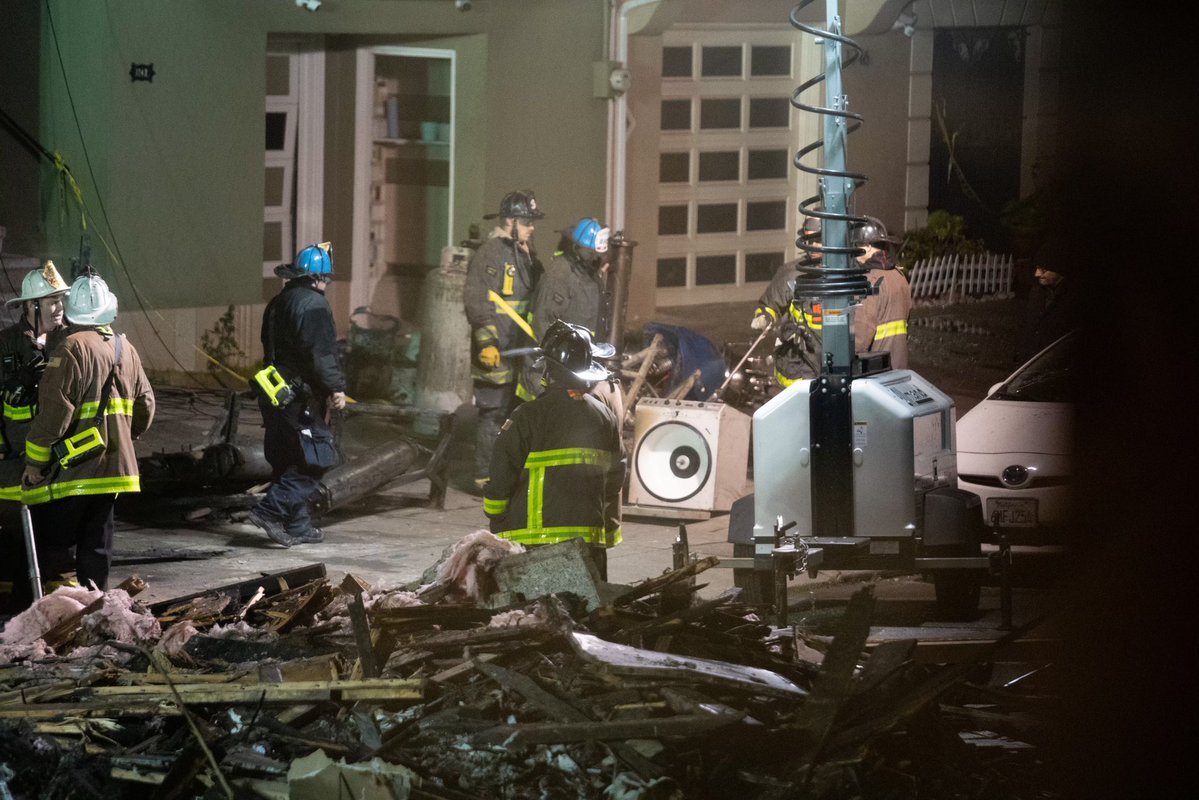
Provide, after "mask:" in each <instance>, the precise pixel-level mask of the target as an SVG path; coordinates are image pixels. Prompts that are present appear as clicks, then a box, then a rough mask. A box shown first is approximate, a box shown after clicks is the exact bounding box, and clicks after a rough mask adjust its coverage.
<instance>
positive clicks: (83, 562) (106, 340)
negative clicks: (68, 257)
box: [21, 270, 154, 589]
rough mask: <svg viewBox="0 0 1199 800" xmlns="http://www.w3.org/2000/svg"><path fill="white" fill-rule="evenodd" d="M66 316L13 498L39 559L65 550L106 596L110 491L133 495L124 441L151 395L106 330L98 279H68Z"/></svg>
mask: <svg viewBox="0 0 1199 800" xmlns="http://www.w3.org/2000/svg"><path fill="white" fill-rule="evenodd" d="M65 312H66V319H67V324H68V327H67V329H66V331H65V332H64V334H65V335H64V338H63V340H62V342H61V343H60V344H59V345H58V346H57V347H56V348H55V349H54V352H53V353H51V355H50V359H49V361H47V362H46V369H45V372H43V374H42V381H41V385H40V386H39V387H38V413H37V414H36V416H34V418H33V424H32V425H31V426H30V428H29V436H28V437H27V438H26V440H25V473H24V475H23V477H22V481H21V498H22V500H23V501H24V502H25V504H26V505H28V506H29V507H30V508H29V511H30V514H31V516H32V518H33V530H34V533H35V535H36V536H37V548H38V554H39V560H41V561H44V560H46V559H47V558H49V557H50V556H51V555H53V554H55V553H57V554H61V553H62V552H63V551H69V550H70V549H71V548H72V547H73V548H74V549H75V555H74V567H75V574H76V577H77V579H78V581H79V583H80V584H82V585H84V586H87V585H88V584H89V583H90V584H95V586H96V588H98V589H107V588H108V571H109V568H110V566H111V563H112V536H113V528H114V524H115V521H114V518H113V509H114V507H115V505H116V499H117V495H118V494H122V493H125V492H137V491H140V489H141V483H140V480H139V477H138V469H137V454H136V453H135V452H134V449H133V440H134V439H136V438H137V437H138V436H140V435H141V434H142V433H144V432H145V431H146V429H147V428H149V427H150V423H151V421H152V420H153V419H154V392H153V391H152V390H151V389H150V381H149V380H148V379H147V378H146V373H145V371H144V370H143V369H142V362H141V358H140V357H139V356H138V353H137V349H136V348H135V347H134V346H133V344H132V343H130V342H128V341H126V339H125V337H124V336H123V335H121V334H117V333H115V332H114V331H113V329H112V323H113V321H114V320H115V319H116V316H117V298H116V295H114V294H113V293H112V292H111V291H109V289H108V284H106V283H105V282H104V279H103V278H101V277H100V276H99V275H96V274H95V273H93V272H91V271H90V270H89V271H88V272H87V273H85V274H83V275H80V276H79V277H78V278H76V279H75V282H74V283H73V284H72V285H71V291H70V293H69V294H68V295H67V302H66V309H65ZM43 552H45V553H46V556H44V557H43V556H42V554H43Z"/></svg>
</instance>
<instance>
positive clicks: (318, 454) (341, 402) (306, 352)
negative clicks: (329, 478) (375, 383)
mask: <svg viewBox="0 0 1199 800" xmlns="http://www.w3.org/2000/svg"><path fill="white" fill-rule="evenodd" d="M331 249H332V248H331V246H330V244H329V243H328V242H325V243H323V244H314V245H309V246H308V247H305V248H304V249H303V250H301V251H300V252H299V253H297V254H296V258H295V262H294V263H292V264H281V265H280V266H278V267H276V268H275V274H276V275H278V276H279V277H281V278H283V279H285V280H286V281H287V282H286V283H285V284H284V286H283V291H281V292H280V293H279V294H277V295H275V297H273V298H271V301H270V302H269V303H267V305H266V310H265V311H264V312H263V317H262V352H263V363H264V364H265V365H266V368H264V369H263V371H262V372H260V373H258V375H256V376H255V384H254V386H255V387H256V388H255V391H256V393H257V395H258V408H259V410H260V411H261V412H262V424H263V427H264V428H265V433H264V441H263V454H264V455H265V456H266V460H267V462H268V463H269V464H270V465H271V478H272V481H271V485H270V488H269V489H267V491H266V494H265V495H264V496H263V498H262V499H261V500H260V501H259V502H258V504H257V505H255V506H254V507H253V508H251V509H250V512H249V514H248V515H247V517H248V519H249V520H250V522H252V523H253V524H254V525H257V526H258V527H259V528H262V530H264V531H265V532H266V535H267V536H268V537H269V538H270V540H271V541H273V542H275V543H276V544H279V545H282V546H283V547H291V546H293V545H297V544H315V543H318V542H322V541H324V538H325V535H324V533H323V532H322V531H321V530H320V529H319V528H314V527H313V526H312V508H311V501H312V496H313V494H314V493H315V492H316V490H317V486H318V484H319V479H320V477H321V476H322V475H323V474H324V473H325V472H326V471H327V470H328V469H330V468H331V467H332V466H334V464H335V463H336V459H337V450H336V443H335V441H334V438H333V431H332V428H331V426H330V424H329V423H330V417H331V415H332V412H333V411H334V410H337V411H341V410H342V409H344V408H345V407H346V376H345V372H344V371H343V369H342V366H341V362H340V360H339V359H338V355H337V333H336V330H335V328H334V325H333V310H332V309H331V308H330V307H329V301H328V299H326V297H325V289H326V287H327V286H328V285H329V282H330V281H331V280H332V279H333V259H332V256H331V255H330V251H331ZM263 373H269V374H271V375H275V376H278V378H279V379H280V380H279V381H278V383H277V384H275V385H273V386H272V387H271V389H270V390H264V387H263V385H262V383H261V382H259V377H260V376H262V375H263ZM284 389H285V390H286V394H285V395H284V394H280V392H281V391H282V390H284Z"/></svg>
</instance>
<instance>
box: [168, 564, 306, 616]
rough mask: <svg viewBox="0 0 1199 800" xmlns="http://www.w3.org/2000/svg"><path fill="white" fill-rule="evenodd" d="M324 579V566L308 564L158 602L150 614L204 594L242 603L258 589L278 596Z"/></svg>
mask: <svg viewBox="0 0 1199 800" xmlns="http://www.w3.org/2000/svg"><path fill="white" fill-rule="evenodd" d="M323 577H325V565H324V564H323V563H321V564H309V565H307V566H304V567H296V568H295V569H289V570H284V571H282V572H273V573H271V574H269V575H263V576H261V577H258V578H251V579H249V580H245V581H238V582H237V583H230V584H226V585H224V586H216V587H214V588H211V589H204V590H202V591H199V592H192V593H191V594H185V595H183V596H181V597H172V598H169V599H167V600H160V601H159V602H157V603H153V604H151V605H150V609H149V611H150V613H151V614H153V615H154V616H156V617H157V616H158V615H159V614H161V613H162V612H164V611H166V610H167V609H169V608H171V607H172V606H176V605H179V604H180V603H183V602H186V601H188V600H191V599H192V598H195V597H200V596H201V595H206V594H224V595H229V596H230V597H232V598H233V599H234V600H236V601H237V602H239V603H244V602H245V601H247V600H249V599H250V598H251V597H253V596H254V593H255V592H257V591H258V587H260V586H261V587H263V588H264V589H265V590H266V593H267V594H268V595H273V594H278V593H279V592H281V591H284V590H286V589H287V588H288V587H289V586H298V585H300V584H304V583H309V582H311V581H313V580H316V579H318V578H323Z"/></svg>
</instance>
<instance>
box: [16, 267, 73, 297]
mask: <svg viewBox="0 0 1199 800" xmlns="http://www.w3.org/2000/svg"><path fill="white" fill-rule="evenodd" d="M70 290H71V289H70V287H68V286H67V283H66V281H64V280H63V279H62V276H61V275H59V274H58V270H57V269H55V267H54V262H53V261H47V262H46V263H45V264H43V265H42V268H41V269H33V270H30V271H29V272H27V273H26V274H25V280H23V281H21V294H19V295H18V296H16V297H14V298H12V299H10V300H7V301H6V302H5V303H4V305H6V306H15V305H16V304H17V303H24V302H25V301H26V300H41V299H42V298H43V297H55V296H56V295H60V294H66V293H67V292H69V291H70Z"/></svg>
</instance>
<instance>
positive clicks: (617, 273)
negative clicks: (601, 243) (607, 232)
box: [604, 231, 637, 363]
mask: <svg viewBox="0 0 1199 800" xmlns="http://www.w3.org/2000/svg"><path fill="white" fill-rule="evenodd" d="M609 246H610V247H611V248H612V250H613V256H612V260H611V261H610V262H609V266H608V287H609V291H610V294H611V301H612V308H611V310H610V313H609V314H608V325H607V329H606V330H605V331H604V333H605V334H606V338H607V340H608V341H609V342H611V343H612V345H613V346H615V347H616V358H617V359H619V358H620V356H621V355H622V354H623V353H624V320H625V312H626V310H627V306H628V303H629V275H630V273H631V272H632V270H633V248H635V247H636V246H637V243H636V242H634V241H633V240H632V239H626V238H625V236H624V232H623V231H618V232H617V233H616V234H615V235H614V236H613V237H612V240H611V242H609ZM617 363H619V361H618V362H617Z"/></svg>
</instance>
